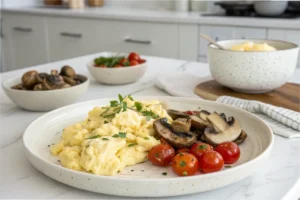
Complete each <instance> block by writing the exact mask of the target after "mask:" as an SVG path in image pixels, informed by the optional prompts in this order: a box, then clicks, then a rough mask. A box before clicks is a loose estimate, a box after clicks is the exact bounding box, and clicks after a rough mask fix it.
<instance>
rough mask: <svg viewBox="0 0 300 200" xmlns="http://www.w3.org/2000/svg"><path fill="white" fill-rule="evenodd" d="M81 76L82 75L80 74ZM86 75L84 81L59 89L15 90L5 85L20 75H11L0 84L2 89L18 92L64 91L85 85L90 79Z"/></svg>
mask: <svg viewBox="0 0 300 200" xmlns="http://www.w3.org/2000/svg"><path fill="white" fill-rule="evenodd" d="M80 75H81V74H80ZM82 76H83V75H82ZM84 77H86V81H84V82H83V83H81V84H78V85H75V86H71V87H69V88H61V89H55V90H41V91H40V90H37V91H36V90H17V89H12V88H11V87H12V86H7V85H6V83H8V82H11V81H14V80H17V79H18V80H20V79H21V77H19V76H18V77H12V78H9V79H7V80H5V81H2V83H1V86H2V88H3V89H5V90H9V91H13V92H19V93H28V92H34V93H35V94H38V93H40V94H43V93H51V92H58V91H66V90H70V89H76V88H79V87H82V86H83V85H86V84H89V82H90V80H89V78H88V77H87V76H84Z"/></svg>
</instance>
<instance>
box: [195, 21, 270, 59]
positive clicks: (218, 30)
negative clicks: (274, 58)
mask: <svg viewBox="0 0 300 200" xmlns="http://www.w3.org/2000/svg"><path fill="white" fill-rule="evenodd" d="M199 32H200V33H203V34H206V35H208V36H210V37H212V38H213V39H214V40H216V41H220V40H228V39H266V38H267V30H266V29H265V28H255V27H251V28H246V27H236V26H200V28H199ZM207 45H208V42H207V41H206V40H205V39H203V38H200V40H199V58H201V59H200V60H205V58H206V52H207Z"/></svg>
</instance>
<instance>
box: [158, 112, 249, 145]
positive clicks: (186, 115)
mask: <svg viewBox="0 0 300 200" xmlns="http://www.w3.org/2000/svg"><path fill="white" fill-rule="evenodd" d="M168 114H169V115H170V117H171V118H172V119H173V122H172V124H169V123H168V122H167V119H166V118H162V119H158V120H156V121H155V122H154V124H153V126H154V130H155V132H156V133H157V134H158V135H159V136H160V137H162V138H163V139H165V140H166V141H167V142H168V143H169V144H171V145H172V146H173V147H176V148H184V147H187V148H189V147H191V145H193V144H194V143H195V142H197V141H202V142H205V143H208V144H210V145H212V146H216V145H218V144H220V143H222V142H225V141H229V142H235V143H237V144H241V143H243V142H244V141H245V139H246V138H247V134H246V132H245V131H244V130H242V127H241V125H240V123H239V121H238V120H236V119H235V118H234V117H228V118H227V117H226V115H225V114H224V113H221V114H218V113H217V112H214V113H210V112H208V111H206V110H201V111H193V112H191V111H188V112H181V111H177V110H168Z"/></svg>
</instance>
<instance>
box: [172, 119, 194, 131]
mask: <svg viewBox="0 0 300 200" xmlns="http://www.w3.org/2000/svg"><path fill="white" fill-rule="evenodd" d="M191 121H192V120H191V119H189V118H177V119H175V120H174V121H173V122H172V124H171V126H172V128H173V130H174V131H176V132H189V131H190V128H191V124H192V123H191Z"/></svg>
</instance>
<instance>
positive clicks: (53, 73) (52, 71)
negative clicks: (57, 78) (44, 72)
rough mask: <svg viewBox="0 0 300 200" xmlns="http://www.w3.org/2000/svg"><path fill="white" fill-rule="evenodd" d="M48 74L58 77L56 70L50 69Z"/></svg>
mask: <svg viewBox="0 0 300 200" xmlns="http://www.w3.org/2000/svg"><path fill="white" fill-rule="evenodd" d="M50 74H51V75H58V71H57V70H56V69H52V70H51V73H50Z"/></svg>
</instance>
